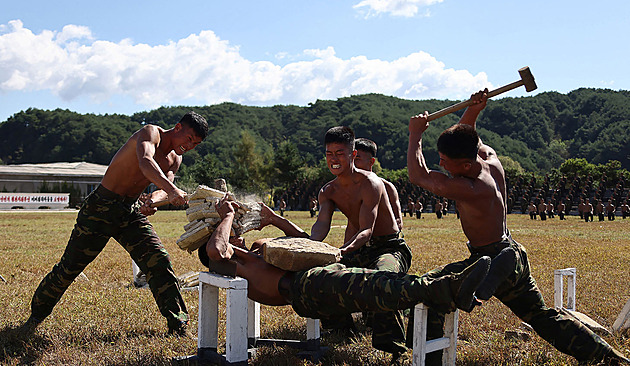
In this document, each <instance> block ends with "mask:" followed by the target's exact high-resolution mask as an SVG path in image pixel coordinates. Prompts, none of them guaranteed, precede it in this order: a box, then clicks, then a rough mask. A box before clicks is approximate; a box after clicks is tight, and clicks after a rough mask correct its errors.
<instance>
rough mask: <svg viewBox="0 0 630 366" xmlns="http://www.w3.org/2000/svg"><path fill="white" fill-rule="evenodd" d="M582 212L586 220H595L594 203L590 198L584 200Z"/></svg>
mask: <svg viewBox="0 0 630 366" xmlns="http://www.w3.org/2000/svg"><path fill="white" fill-rule="evenodd" d="M582 214H583V216H584V221H586V222H588V221H589V219H590V221H591V222H592V221H593V204H591V201H590V199H588V198H587V199H586V201H584V205H583V206H582Z"/></svg>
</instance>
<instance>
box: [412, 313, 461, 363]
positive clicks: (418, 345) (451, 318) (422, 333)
mask: <svg viewBox="0 0 630 366" xmlns="http://www.w3.org/2000/svg"><path fill="white" fill-rule="evenodd" d="M427 315H428V307H426V306H425V305H424V304H422V303H420V304H418V305H416V306H415V308H414V324H413V365H414V366H424V365H425V360H426V356H427V353H431V352H434V351H438V350H441V349H443V350H444V353H443V354H442V365H443V366H455V358H456V356H457V328H458V324H459V310H455V311H454V312H452V313H448V314H446V316H445V319H444V337H442V338H437V339H432V340H430V341H427Z"/></svg>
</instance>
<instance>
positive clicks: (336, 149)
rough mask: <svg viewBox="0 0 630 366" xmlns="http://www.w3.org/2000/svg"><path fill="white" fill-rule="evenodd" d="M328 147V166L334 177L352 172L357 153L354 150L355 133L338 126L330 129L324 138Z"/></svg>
mask: <svg viewBox="0 0 630 366" xmlns="http://www.w3.org/2000/svg"><path fill="white" fill-rule="evenodd" d="M324 144H325V145H326V164H327V165H328V169H329V170H330V172H331V173H333V174H334V175H337V176H338V175H340V174H343V173H344V172H348V171H350V170H351V167H352V163H353V160H354V157H355V155H356V151H355V150H354V132H352V129H351V128H350V127H346V126H337V127H333V128H331V129H329V130H328V131H327V132H326V135H325V136H324Z"/></svg>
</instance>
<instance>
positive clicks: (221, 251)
mask: <svg viewBox="0 0 630 366" xmlns="http://www.w3.org/2000/svg"><path fill="white" fill-rule="evenodd" d="M227 199H228V198H227V196H226V197H224V198H223V199H222V200H221V201H220V203H219V205H220V206H219V207H218V209H217V212H218V213H219V216H221V222H220V223H219V225H218V226H217V228H216V229H215V230H214V232H213V233H212V235H211V236H210V239H208V244H207V245H206V252H207V253H208V257H209V258H210V259H212V260H214V261H219V260H222V259H230V258H232V255H234V248H233V247H232V245H231V244H230V233H231V232H232V222H233V221H234V212H235V211H234V206H233V203H232V202H230V201H227Z"/></svg>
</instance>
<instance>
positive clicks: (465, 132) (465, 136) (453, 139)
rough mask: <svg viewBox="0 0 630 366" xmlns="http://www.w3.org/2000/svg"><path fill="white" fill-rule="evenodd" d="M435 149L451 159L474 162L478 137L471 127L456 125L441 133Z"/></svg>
mask: <svg viewBox="0 0 630 366" xmlns="http://www.w3.org/2000/svg"><path fill="white" fill-rule="evenodd" d="M437 148H438V151H439V152H441V153H442V154H444V155H446V156H448V157H449V158H451V159H471V160H475V159H476V158H477V152H478V151H479V135H477V131H475V129H474V128H473V127H472V126H470V125H465V124H461V123H458V124H456V125H453V126H451V127H449V128H447V129H446V130H445V131H444V132H442V134H441V135H440V137H438V141H437Z"/></svg>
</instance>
